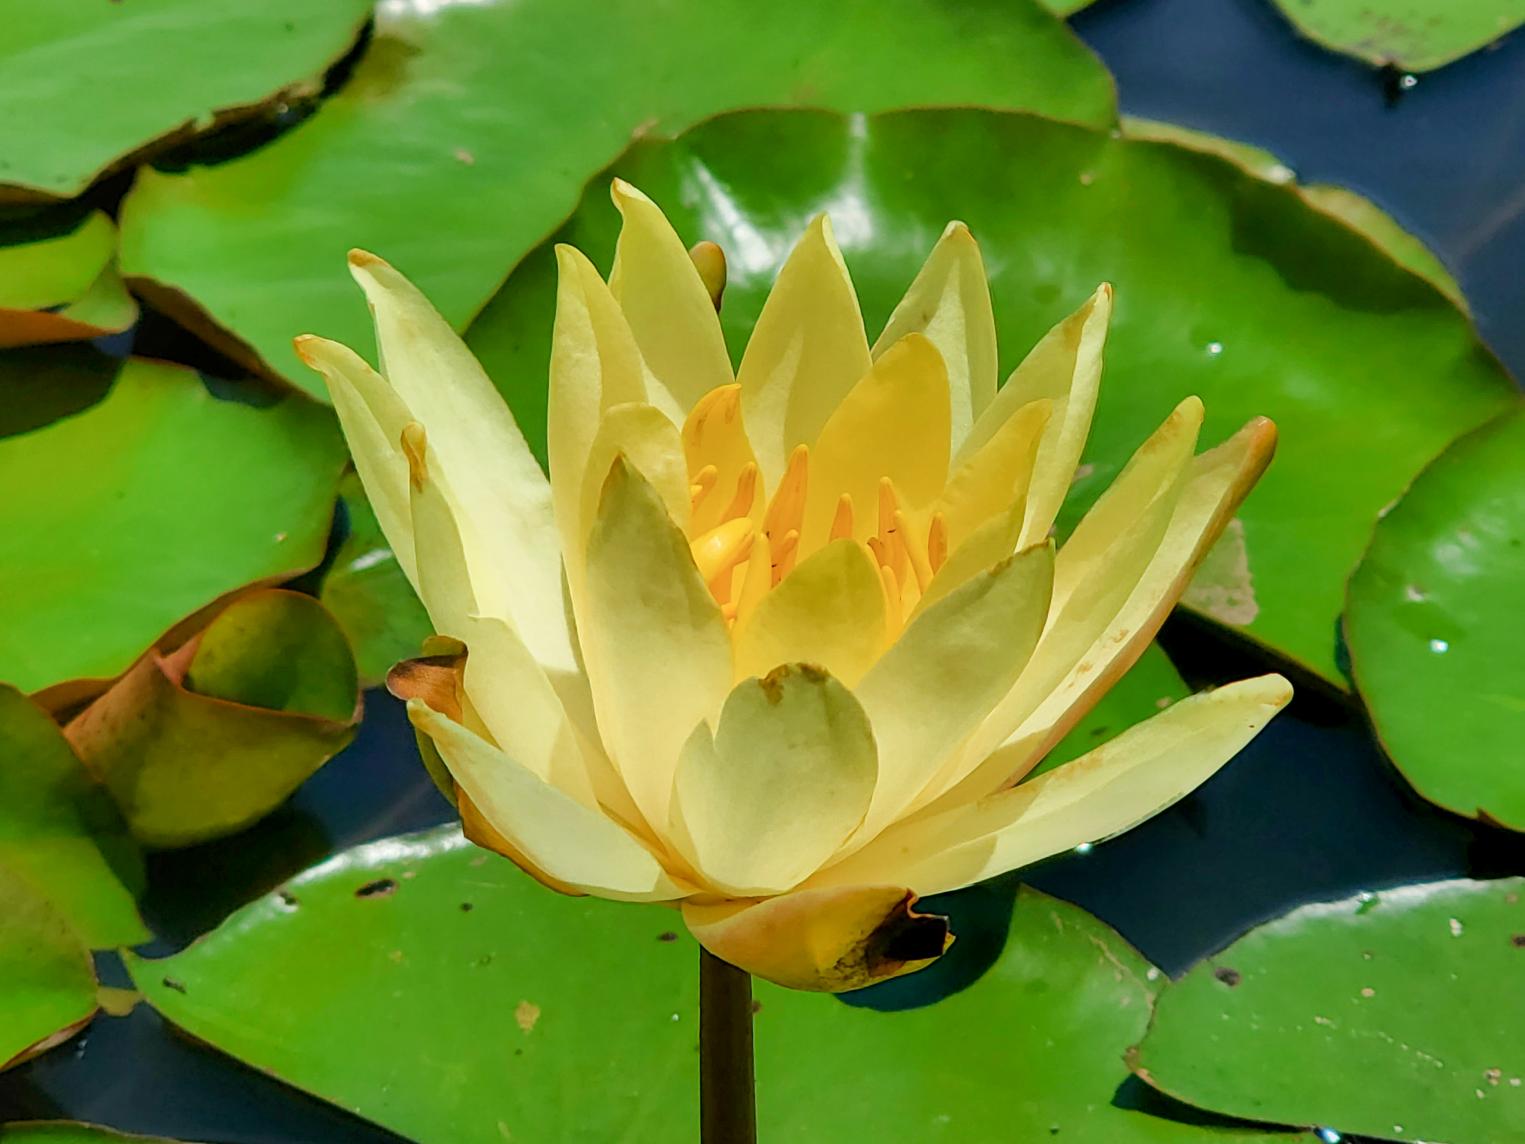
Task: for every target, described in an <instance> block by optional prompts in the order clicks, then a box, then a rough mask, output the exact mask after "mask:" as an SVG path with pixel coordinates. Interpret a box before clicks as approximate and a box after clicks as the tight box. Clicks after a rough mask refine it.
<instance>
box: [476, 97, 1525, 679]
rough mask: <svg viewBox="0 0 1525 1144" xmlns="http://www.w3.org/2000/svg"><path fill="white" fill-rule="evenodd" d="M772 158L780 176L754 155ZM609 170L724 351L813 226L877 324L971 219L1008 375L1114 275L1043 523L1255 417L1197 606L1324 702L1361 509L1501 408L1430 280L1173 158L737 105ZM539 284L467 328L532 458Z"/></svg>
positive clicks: (1263, 185)
mask: <svg viewBox="0 0 1525 1144" xmlns="http://www.w3.org/2000/svg"><path fill="white" fill-rule="evenodd" d="M780 155H787V156H788V157H789V161H788V162H787V163H784V162H779V161H776V158H775V160H768V159H766V158H765V157H767V156H774V157H777V156H780ZM615 170H616V171H617V172H618V173H619V174H621V175H623V176H625V177H626V178H628V179H630V180H631V181H632V182H634V183H635V184H636V185H638V186H640V187H642V188H643V189H644V190H645V191H646V192H647V193H648V194H651V195H652V196H653V197H655V198H657V199H658V200H659V201H660V202H662V203H663V204H664V205H665V206H666V207H667V209H668V210H669V211H670V212H671V214H672V215H673V217H674V220H675V222H676V224H677V225H678V227H679V229H680V230H681V232H682V233H683V234H684V235H685V237H686V238H688V239H689V241H693V240H696V239H700V238H705V239H712V240H714V241H717V242H719V243H720V244H721V245H722V246H724V247H725V248H726V250H727V252H728V254H729V255H730V260H731V261H730V265H731V271H732V273H731V279H730V284H729V285H728V287H727V289H726V295H725V308H724V310H723V311H722V319H723V321H724V323H725V326H726V332H727V337H728V340H729V343H730V345H731V348H732V351H733V353H734V352H737V351H738V350H739V349H740V347H741V345H742V343H743V341H744V339H745V336H746V334H747V332H748V331H749V330H750V329H751V327H752V325H753V323H754V322H755V320H756V317H757V314H758V312H759V310H760V309H761V306H762V302H763V298H764V296H765V292H766V290H767V288H768V286H769V284H770V283H771V280H772V276H773V273H774V271H775V270H776V268H777V266H778V265H779V263H780V262H781V260H782V258H783V256H784V255H785V254H786V253H787V251H788V250H789V249H790V246H791V245H792V243H793V241H794V239H795V238H796V237H797V236H798V235H799V234H800V232H801V231H802V230H803V228H804V226H805V224H806V221H807V220H808V219H809V217H810V216H811V215H812V214H813V213H815V212H817V211H822V210H825V211H828V212H830V213H831V214H832V215H833V217H834V220H835V225H836V231H837V236H838V238H839V240H840V241H841V243H842V246H843V248H844V251H845V253H846V257H847V262H848V265H849V267H850V268H851V270H852V273H853V278H854V281H855V282H856V283H857V286H858V289H859V292H860V294H861V295H862V298H863V308H864V314H865V318H866V319H867V322H868V324H869V327H870V329H871V330H877V329H878V328H879V327H880V325H881V324H882V323H883V322H884V320H885V318H886V317H887V316H888V314H889V312H890V309H891V307H892V305H893V304H894V302H895V301H896V300H897V299H898V297H899V296H900V294H901V292H902V291H903V290H904V289H905V287H906V285H907V284H908V283H909V282H910V280H911V278H912V276H913V275H914V274H915V272H916V269H917V267H918V266H919V264H920V261H921V259H922V258H923V257H925V254H926V252H927V251H928V250H930V249H931V247H932V244H933V242H934V241H935V240H936V238H937V236H938V235H939V234H940V233H941V231H942V228H943V226H944V224H945V223H946V221H947V220H948V219H949V218H950V217H956V218H962V219H963V220H964V221H965V222H967V223H968V224H969V226H970V227H971V228H972V229H973V232H974V234H975V236H976V237H977V238H978V239H979V240H980V242H981V244H982V248H983V250H984V252H985V259H986V265H987V268H988V269H989V271H990V274H991V286H992V291H993V294H994V302H995V314H996V322H997V326H998V329H999V334H1000V339H1001V354H1002V360H1003V367H1004V368H1005V369H1011V368H1013V367H1014V366H1015V365H1016V363H1017V361H1018V360H1020V358H1021V356H1022V355H1023V354H1024V353H1025V352H1026V351H1027V350H1028V348H1030V347H1031V346H1032V345H1033V343H1034V342H1036V341H1037V340H1038V338H1039V337H1041V336H1042V335H1043V333H1044V332H1045V331H1046V330H1047V329H1048V328H1049V327H1050V326H1051V325H1053V323H1055V322H1056V321H1058V320H1059V319H1060V318H1062V317H1063V316H1064V315H1065V314H1066V313H1068V312H1069V311H1070V310H1071V309H1073V308H1074V307H1075V306H1076V305H1078V304H1079V303H1080V302H1081V301H1083V300H1084V299H1085V298H1086V297H1087V296H1088V295H1089V294H1090V292H1091V291H1092V290H1093V289H1094V288H1095V286H1096V283H1098V282H1100V281H1102V280H1110V281H1111V282H1113V283H1114V284H1115V286H1116V289H1117V303H1116V310H1115V314H1114V319H1113V326H1112V335H1111V338H1110V340H1109V342H1108V346H1107V367H1106V374H1105V377H1104V379H1103V383H1102V390H1101V400H1100V404H1099V406H1098V408H1097V414H1096V424H1095V428H1094V429H1093V432H1092V435H1091V441H1090V443H1089V445H1088V448H1087V453H1086V457H1085V465H1084V466H1083V468H1082V470H1081V473H1082V476H1081V478H1080V479H1079V480H1078V481H1077V482H1076V484H1075V487H1074V489H1073V490H1072V493H1071V497H1070V500H1069V503H1068V504H1067V505H1066V511H1065V514H1064V515H1063V516H1062V517H1061V525H1063V524H1064V523H1065V522H1067V521H1068V522H1073V520H1074V519H1075V518H1076V515H1077V514H1078V513H1079V512H1080V511H1081V509H1083V508H1084V507H1085V505H1087V504H1089V503H1090V502H1091V501H1092V500H1094V498H1095V497H1096V496H1097V495H1098V494H1099V492H1100V491H1101V490H1102V489H1103V488H1104V487H1105V486H1106V485H1107V484H1108V483H1109V482H1110V480H1111V479H1112V477H1113V476H1115V475H1116V473H1117V472H1118V470H1119V468H1120V467H1121V465H1122V463H1123V462H1124V461H1125V460H1126V459H1127V457H1128V456H1129V455H1130V453H1131V452H1132V450H1133V449H1134V448H1135V447H1136V446H1137V445H1138V444H1139V443H1140V442H1142V441H1143V440H1144V438H1145V437H1146V436H1147V435H1148V434H1149V433H1150V432H1151V431H1152V430H1153V428H1154V427H1155V426H1156V425H1157V424H1158V423H1159V422H1160V421H1162V420H1163V419H1164V418H1165V416H1166V415H1167V414H1168V413H1169V412H1170V410H1171V409H1172V408H1173V407H1174V405H1175V404H1176V403H1177V402H1178V401H1179V400H1180V399H1181V398H1182V397H1183V396H1184V395H1186V394H1188V393H1197V394H1199V395H1200V396H1201V397H1202V398H1203V400H1204V401H1205V402H1206V405H1207V422H1206V426H1205V428H1204V430H1203V439H1204V441H1205V442H1217V441H1219V440H1222V439H1223V438H1225V437H1226V436H1228V434H1229V433H1231V432H1232V431H1234V430H1235V429H1237V428H1238V427H1239V426H1240V425H1241V424H1242V423H1243V422H1245V421H1246V420H1248V419H1249V418H1251V417H1253V416H1256V415H1258V414H1265V415H1268V416H1270V417H1272V418H1274V419H1275V420H1276V422H1277V423H1278V425H1279V427H1280V430H1281V446H1280V451H1279V454H1278V457H1277V459H1276V462H1275V463H1274V464H1273V465H1272V466H1271V470H1270V472H1269V473H1268V474H1267V475H1266V477H1265V478H1264V480H1263V481H1262V482H1261V484H1260V486H1259V487H1258V488H1257V489H1256V491H1255V492H1254V493H1253V494H1252V495H1251V497H1250V499H1249V501H1248V502H1247V503H1246V504H1245V506H1244V507H1243V509H1242V510H1241V512H1240V515H1239V522H1238V524H1236V525H1235V526H1234V530H1233V532H1234V538H1233V542H1234V543H1235V544H1236V545H1237V546H1238V547H1237V551H1235V552H1232V553H1229V557H1230V558H1231V559H1230V561H1229V564H1230V565H1233V566H1239V565H1241V564H1242V567H1241V568H1239V569H1238V574H1237V576H1236V578H1235V579H1236V581H1237V582H1235V583H1230V584H1228V585H1226V586H1227V587H1228V588H1229V589H1232V591H1231V592H1229V593H1226V594H1224V593H1220V594H1218V596H1217V597H1216V598H1217V599H1219V600H1222V601H1224V602H1225V603H1226V605H1227V606H1226V607H1225V608H1222V609H1219V608H1214V607H1211V606H1208V607H1205V608H1204V610H1205V612H1206V613H1207V614H1209V615H1215V616H1216V618H1218V619H1220V620H1222V621H1226V622H1228V623H1229V624H1230V625H1231V626H1233V627H1235V628H1236V629H1238V630H1240V631H1242V632H1244V633H1245V634H1246V635H1248V636H1249V637H1251V638H1252V639H1255V640H1258V641H1260V642H1262V643H1264V644H1266V645H1269V646H1270V647H1272V648H1274V649H1275V650H1276V651H1278V652H1280V653H1282V654H1283V655H1285V656H1288V657H1290V658H1292V659H1294V660H1296V661H1298V662H1300V663H1301V664H1302V665H1304V666H1305V667H1306V668H1308V669H1309V670H1311V671H1314V672H1316V673H1318V674H1320V675H1322V676H1324V677H1325V678H1326V679H1328V680H1330V681H1331V682H1334V683H1336V684H1339V683H1341V676H1340V675H1339V673H1338V671H1337V668H1336V663H1335V626H1336V619H1337V617H1338V615H1339V613H1340V610H1341V607H1342V604H1343V596H1344V585H1345V580H1346V577H1347V576H1348V575H1349V573H1350V570H1351V568H1352V567H1353V566H1354V565H1355V563H1356V561H1357V559H1358V558H1359V556H1360V553H1361V549H1362V547H1363V545H1364V544H1365V542H1366V538H1367V536H1368V535H1369V533H1370V529H1371V523H1372V521H1373V520H1375V519H1376V516H1377V513H1378V512H1379V511H1380V510H1381V508H1382V507H1383V506H1384V505H1386V504H1388V503H1389V502H1390V501H1392V499H1393V498H1394V497H1396V496H1397V495H1398V494H1399V493H1400V492H1401V491H1402V489H1403V488H1404V486H1405V485H1406V484H1407V483H1408V481H1409V479H1410V478H1411V477H1412V476H1413V474H1414V473H1415V472H1416V471H1417V470H1418V469H1419V468H1420V467H1421V466H1422V465H1423V464H1424V463H1425V462H1426V461H1427V460H1429V459H1430V458H1431V457H1432V456H1434V455H1435V454H1436V453H1437V452H1439V451H1440V450H1441V449H1442V448H1443V447H1444V446H1445V445H1446V444H1447V443H1448V442H1449V441H1450V440H1451V438H1452V437H1454V436H1456V435H1457V434H1459V433H1461V432H1464V431H1466V430H1468V429H1470V428H1472V427H1474V426H1475V425H1477V424H1479V423H1480V422H1482V421H1484V420H1486V419H1487V418H1488V417H1489V416H1490V415H1492V414H1494V413H1496V412H1498V411H1499V410H1500V409H1502V408H1504V407H1505V406H1506V405H1507V404H1508V403H1510V402H1511V401H1513V400H1515V399H1516V395H1515V392H1514V389H1513V387H1512V385H1511V384H1510V382H1509V379H1508V378H1507V376H1506V375H1505V374H1504V372H1503V370H1502V368H1501V367H1500V366H1499V365H1498V363H1497V362H1496V361H1495V359H1494V358H1493V357H1492V356H1491V355H1490V354H1489V353H1488V351H1487V350H1486V349H1485V348H1484V347H1483V346H1482V344H1481V343H1480V342H1479V341H1478V339H1477V336H1476V333H1475V331H1474V330H1473V328H1472V326H1471V324H1470V323H1469V321H1468V320H1467V318H1466V317H1465V316H1464V315H1463V314H1461V313H1460V312H1458V311H1457V309H1456V308H1455V307H1454V306H1453V305H1452V304H1451V303H1450V302H1449V301H1448V300H1447V299H1446V298H1445V297H1444V296H1443V295H1442V294H1440V293H1439V292H1437V291H1436V290H1435V289H1434V287H1433V286H1431V285H1430V284H1429V283H1427V282H1425V281H1424V280H1422V279H1421V278H1419V277H1417V276H1416V275H1414V274H1413V273H1411V272H1409V271H1408V270H1406V269H1404V268H1403V267H1401V266H1399V265H1398V264H1397V263H1395V262H1394V261H1393V260H1392V259H1391V258H1390V257H1388V256H1387V255H1386V254H1385V253H1383V251H1381V250H1380V249H1378V248H1377V247H1376V246H1375V245H1373V244H1372V243H1371V242H1370V241H1369V240H1367V239H1366V238H1365V237H1363V236H1361V235H1359V234H1357V233H1355V232H1353V231H1352V230H1351V229H1349V228H1348V227H1347V226H1346V225H1344V224H1343V223H1341V222H1338V221H1336V220H1335V219H1332V218H1330V217H1329V216H1328V215H1326V214H1324V213H1322V212H1321V211H1317V210H1314V209H1313V208H1311V207H1310V206H1309V205H1308V204H1307V203H1306V202H1305V201H1304V199H1303V198H1302V196H1301V195H1300V194H1299V193H1298V192H1297V191H1296V190H1295V189H1293V188H1290V187H1287V186H1283V185H1276V184H1272V183H1269V182H1267V181H1266V180H1264V179H1261V178H1258V177H1255V176H1253V175H1251V174H1248V173H1246V172H1245V171H1244V170H1242V169H1240V167H1239V166H1237V165H1236V164H1234V163H1231V162H1229V161H1227V160H1224V159H1221V158H1218V157H1215V156H1212V155H1204V154H1200V153H1197V152H1196V151H1193V150H1189V149H1185V148H1182V147H1180V146H1176V145H1174V144H1170V143H1158V142H1145V141H1137V140H1132V139H1126V138H1123V139H1117V138H1113V137H1112V136H1110V135H1109V134H1107V133H1105V132H1099V131H1092V130H1089V129H1087V128H1084V127H1079V126H1073V125H1067V124H1059V123H1054V122H1050V121H1046V120H1043V119H1039V118H1036V117H1032V116H1026V115H1015V114H1000V113H995V112H986V111H970V110H964V111H907V112H897V113H890V114H885V115H881V116H875V117H871V118H868V119H866V120H865V119H849V118H843V117H838V116H832V115H827V114H823V113H811V112H753V113H744V114H738V115H734V116H725V117H721V118H718V119H715V120H712V121H710V122H708V123H705V124H703V125H701V126H699V127H697V128H695V129H694V130H693V131H691V132H689V133H688V134H686V135H684V136H682V137H681V138H679V139H678V140H676V141H673V142H660V141H654V140H653V141H646V142H642V143H639V144H637V145H636V146H635V147H634V148H633V149H632V151H631V152H630V153H629V154H628V155H627V156H626V157H625V158H624V159H623V160H622V161H621V162H620V163H619V164H617V165H616V168H615ZM616 226H617V215H616V212H615V211H614V209H613V208H612V206H610V204H609V202H608V196H607V191H606V184H605V180H603V179H597V180H594V182H593V184H592V186H591V188H590V191H589V194H588V195H587V196H586V198H585V199H584V202H583V205H582V207H581V208H579V210H578V212H577V214H576V215H574V216H573V218H572V220H571V221H570V222H569V224H568V225H567V226H566V227H564V228H563V230H562V231H561V232H560V233H559V234H558V235H557V236H556V237H557V238H558V240H562V241H568V242H571V243H573V244H574V245H577V246H578V247H580V248H582V249H583V250H587V251H590V252H591V253H592V254H593V255H594V256H595V258H597V259H602V260H605V261H607V259H608V258H609V257H610V255H611V253H612V251H613V249H614V237H615V229H616ZM553 278H554V258H553V256H552V253H551V251H550V249H549V248H548V247H542V248H541V249H539V250H537V251H536V252H535V254H534V255H532V256H531V257H530V258H529V259H527V260H526V261H525V263H524V264H523V266H522V267H521V269H520V270H519V271H517V272H516V273H515V274H514V275H513V277H512V278H511V279H510V280H509V282H508V283H507V285H506V286H505V288H504V289H503V291H502V292H500V294H499V295H498V297H497V298H496V299H495V300H494V301H493V303H492V304H491V305H490V306H489V307H488V309H487V310H486V311H484V313H483V314H482V316H481V317H480V318H479V319H478V320H477V321H476V323H474V325H473V326H472V328H471V330H470V332H469V335H468V340H469V341H470V342H471V344H472V345H473V347H474V348H475V349H476V350H477V352H478V353H479V354H480V355H481V356H482V358H483V359H484V361H485V363H486V365H487V367H488V371H489V373H490V374H491V375H492V376H493V377H494V378H495V379H496V381H497V384H498V385H499V387H500V388H502V389H503V391H504V392H505V394H506V395H507V396H508V398H509V401H510V403H511V404H512V405H513V406H514V408H515V410H516V412H517V413H518V415H519V422H520V424H521V425H522V426H524V427H525V430H526V432H527V433H528V434H529V435H530V437H531V439H532V441H533V442H534V443H535V444H536V446H537V447H540V446H541V443H542V442H543V426H544V421H545V378H546V372H547V356H548V353H549V338H548V336H547V331H549V329H550V328H551V317H552V311H553V309H554V291H553V288H552V287H553ZM1379 408H1380V409H1381V410H1382V416H1381V417H1374V416H1372V415H1371V410H1373V409H1379ZM1315 506H1316V511H1315ZM1220 586H1223V585H1220ZM1199 603H1200V602H1199Z"/></svg>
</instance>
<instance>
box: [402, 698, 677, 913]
mask: <svg viewBox="0 0 1525 1144" xmlns="http://www.w3.org/2000/svg"><path fill="white" fill-rule="evenodd" d="M408 718H409V719H411V720H412V721H413V725H414V726H415V727H417V728H418V729H419V730H421V731H423V732H424V733H425V734H426V735H428V736H429V738H430V739H431V740H433V742H434V745H435V747H436V748H438V750H439V753H440V757H441V758H442V759H443V760H444V762H445V766H447V767H448V768H449V769H450V774H451V776H452V777H453V778H454V779H455V781H456V782H457V783H458V784H459V785H460V787H461V789H462V790H464V791H465V792H466V794H467V795H468V796H469V797H470V799H471V802H472V803H473V804H474V805H475V807H476V810H477V811H479V812H480V813H481V815H482V817H483V818H484V819H485V820H486V821H487V822H488V823H490V824H491V826H492V829H493V830H495V831H496V832H498V833H499V834H501V835H502V836H503V837H504V838H505V839H507V841H508V842H509V843H510V844H511V845H512V846H513V847H514V848H515V849H517V850H518V851H520V852H522V853H523V855H524V856H525V857H526V858H527V859H528V860H529V861H530V862H531V863H533V864H534V866H535V867H537V868H538V869H539V870H542V871H544V872H545V873H546V874H547V875H549V876H550V877H551V878H553V879H555V880H556V881H557V882H560V883H564V884H565V885H567V886H571V887H574V888H576V889H579V890H583V891H586V892H587V893H590V894H597V895H598V896H599V897H603V898H615V899H618V900H621V901H635V902H655V901H671V900H673V899H675V898H681V897H684V896H686V895H687V894H688V893H689V892H691V888H689V887H686V886H683V885H680V884H679V883H678V882H676V881H675V880H674V879H673V878H672V877H670V876H669V875H668V874H667V872H666V871H665V870H664V869H663V868H662V865H661V863H659V862H658V861H657V860H656V858H655V857H653V856H652V854H651V852H650V851H649V850H647V849H646V848H645V847H644V846H642V845H641V844H640V843H639V842H637V841H636V840H635V839H634V838H633V837H631V836H630V835H629V834H627V833H626V832H625V831H624V830H623V829H622V828H621V827H620V826H619V825H617V824H616V823H615V822H614V821H613V820H612V819H609V818H607V817H605V816H604V815H603V814H601V813H600V812H598V811H596V810H590V809H589V808H588V807H586V806H584V805H582V804H581V803H579V802H578V801H576V800H575V799H573V798H570V797H569V796H567V795H566V794H563V793H562V792H561V791H559V790H557V789H556V788H555V787H553V786H551V785H550V784H549V783H546V782H544V781H542V780H541V779H540V778H539V777H538V776H537V775H535V774H533V773H532V772H531V771H529V770H528V769H527V768H525V767H523V766H521V765H520V764H519V763H518V762H517V761H515V760H514V759H512V758H510V757H509V756H508V755H506V754H505V753H504V752H502V751H500V750H498V748H496V747H494V746H493V745H492V744H491V743H488V742H487V741H486V740H484V739H482V738H480V737H478V736H477V735H474V734H472V733H471V732H470V731H468V730H467V729H466V728H465V727H462V726H461V725H460V724H459V723H456V722H454V721H453V720H451V719H449V718H448V717H446V716H444V715H441V714H440V713H438V712H437V711H434V710H432V709H431V708H430V707H429V706H428V705H427V704H425V703H424V702H423V701H422V700H419V699H410V700H409V701H408Z"/></svg>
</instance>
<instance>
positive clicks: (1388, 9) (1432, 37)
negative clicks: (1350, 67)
mask: <svg viewBox="0 0 1525 1144" xmlns="http://www.w3.org/2000/svg"><path fill="white" fill-rule="evenodd" d="M1274 3H1275V4H1276V6H1277V7H1278V8H1280V9H1281V13H1282V15H1283V16H1285V17H1286V18H1287V19H1288V20H1290V21H1291V22H1292V24H1293V26H1294V27H1296V28H1297V30H1298V31H1299V32H1301V33H1302V34H1303V35H1305V36H1307V37H1308V38H1309V39H1310V40H1312V41H1314V43H1317V44H1320V45H1322V46H1323V47H1326V48H1328V49H1330V50H1331V51H1335V52H1342V53H1344V54H1345V55H1347V56H1355V57H1356V58H1357V59H1360V60H1365V61H1366V62H1367V63H1370V64H1376V65H1377V66H1378V67H1384V66H1388V65H1391V66H1394V67H1399V68H1402V69H1403V70H1405V71H1430V70H1431V69H1433V68H1438V67H1442V66H1444V65H1445V64H1448V63H1451V62H1452V61H1453V60H1459V59H1461V57H1462V56H1465V55H1467V54H1469V53H1471V52H1475V51H1477V49H1478V48H1481V47H1484V46H1485V45H1487V44H1491V43H1492V42H1493V41H1494V40H1497V39H1499V38H1500V37H1502V36H1505V35H1507V34H1508V33H1509V32H1510V31H1512V30H1513V29H1515V28H1518V27H1519V26H1520V25H1521V24H1522V23H1525V8H1522V7H1521V6H1520V3H1519V0H1386V2H1385V3H1381V4H1374V3H1372V2H1371V0H1274Z"/></svg>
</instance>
